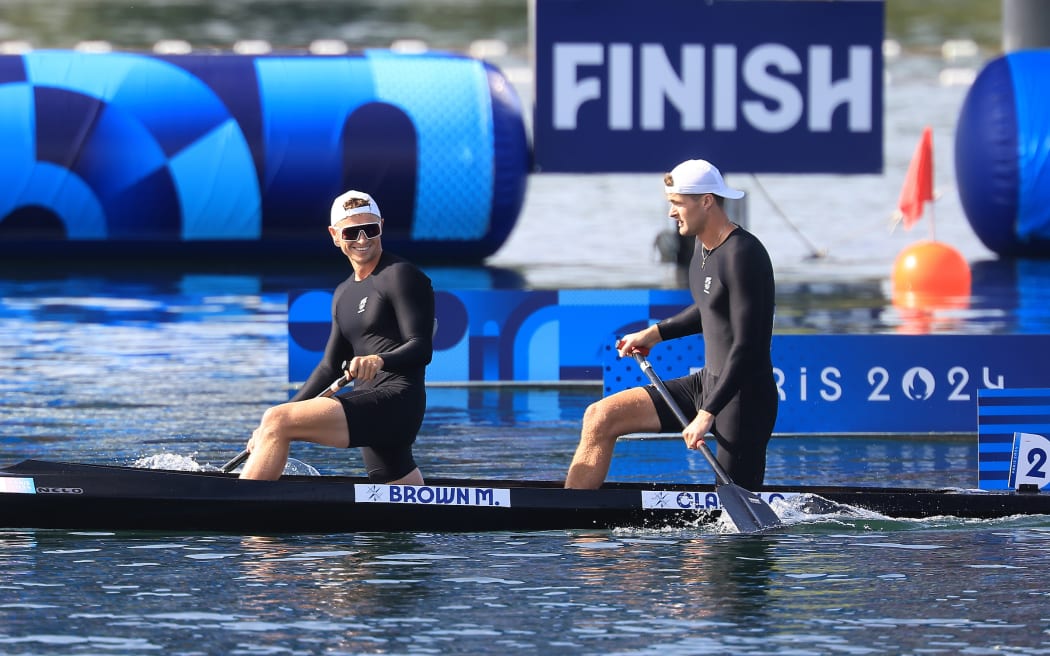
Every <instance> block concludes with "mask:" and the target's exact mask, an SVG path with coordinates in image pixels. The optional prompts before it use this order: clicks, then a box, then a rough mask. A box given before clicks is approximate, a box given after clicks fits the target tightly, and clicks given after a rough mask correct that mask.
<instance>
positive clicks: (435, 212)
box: [0, 50, 531, 262]
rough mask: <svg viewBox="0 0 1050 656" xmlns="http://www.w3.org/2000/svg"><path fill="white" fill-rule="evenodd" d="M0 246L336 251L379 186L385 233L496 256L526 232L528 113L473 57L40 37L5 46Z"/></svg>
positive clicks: (414, 246)
mask: <svg viewBox="0 0 1050 656" xmlns="http://www.w3.org/2000/svg"><path fill="white" fill-rule="evenodd" d="M0 143H2V144H3V153H4V156H3V158H0V179H2V180H3V181H4V184H3V185H2V187H0V255H12V256H32V255H33V254H34V253H47V254H48V255H49V256H51V257H58V256H60V255H62V254H63V253H64V252H68V253H73V254H76V255H79V256H84V255H92V254H94V255H106V256H110V255H118V256H119V255H121V254H131V255H138V256H141V255H142V253H143V247H146V248H147V249H148V250H147V252H148V253H149V255H150V256H151V257H154V256H158V255H165V254H176V255H178V254H182V255H198V256H199V255H204V256H214V257H220V258H227V257H230V256H231V255H234V254H241V255H259V254H266V253H269V254H279V255H294V254H298V255H313V254H317V253H324V254H328V253H330V252H331V249H332V243H331V239H330V238H329V236H328V234H327V225H328V215H329V208H330V206H331V203H332V199H333V198H335V197H336V196H337V195H339V194H340V193H342V192H343V191H345V190H346V189H350V188H353V189H361V190H365V191H368V192H369V193H370V194H371V195H372V196H373V197H375V198H376V200H377V201H378V203H379V205H380V207H382V208H383V217H384V219H385V220H386V225H385V226H384V234H383V243H384V246H386V247H388V248H390V249H391V250H393V251H394V252H397V253H399V254H401V255H405V256H407V257H410V258H414V259H419V260H441V261H453V262H455V261H470V262H476V261H480V260H481V259H483V258H484V257H486V256H488V255H490V254H492V253H494V252H495V251H496V250H497V249H498V248H499V247H500V246H501V245H502V244H503V242H504V241H505V240H506V238H507V237H508V236H509V234H510V232H511V229H512V228H513V226H514V223H515V222H516V220H517V217H518V213H519V211H520V209H521V206H522V203H523V201H524V195H525V186H526V177H527V175H528V173H529V169H530V167H531V153H530V148H529V145H528V142H527V137H526V133H525V127H524V121H523V118H522V107H521V104H520V101H519V100H518V97H517V95H516V94H515V92H514V89H513V87H512V85H511V84H510V83H509V82H508V81H507V79H506V78H505V77H504V76H503V75H502V74H501V73H500V72H499V71H498V70H497V69H495V68H494V67H493V66H491V65H489V64H487V63H485V62H482V61H479V60H475V59H471V58H469V57H463V56H459V55H454V54H449V53H437V52H428V53H423V54H400V53H395V52H392V51H384V50H365V51H361V52H355V53H349V54H346V55H340V56H314V55H300V54H272V55H260V56H255V55H232V54H219V55H197V54H191V55H167V56H166V55H153V54H145V53H126V52H113V53H84V52H73V51H33V52H28V53H25V54H21V55H5V56H0Z"/></svg>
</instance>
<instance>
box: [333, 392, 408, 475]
mask: <svg viewBox="0 0 1050 656" xmlns="http://www.w3.org/2000/svg"><path fill="white" fill-rule="evenodd" d="M335 398H336V399H338V400H339V402H340V403H341V404H342V406H343V414H345V415H346V425H347V426H348V427H349V428H350V443H349V445H348V446H351V447H360V448H361V455H362V456H363V457H364V461H365V471H367V472H368V479H369V480H370V481H373V482H376V483H389V482H390V481H396V480H397V479H399V478H402V477H404V476H405V475H406V474H408V473H410V472H411V471H412V470H413V469H415V468H416V461H415V459H413V457H412V444H413V442H415V441H416V434H417V433H419V428H420V427H421V426H422V425H423V414H424V413H425V411H426V406H427V397H426V391H425V390H420V391H419V392H415V391H405V390H397V391H393V392H390V391H387V390H384V389H375V388H367V389H355V390H353V391H350V392H347V393H346V394H340V395H339V396H336V397H335Z"/></svg>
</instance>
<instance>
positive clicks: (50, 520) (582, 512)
mask: <svg viewBox="0 0 1050 656" xmlns="http://www.w3.org/2000/svg"><path fill="white" fill-rule="evenodd" d="M761 495H762V496H763V498H765V499H767V500H768V501H770V502H771V503H774V505H775V502H776V500H777V499H787V498H789V497H792V496H797V495H809V497H812V498H813V499H816V500H819V503H818V505H819V504H825V506H824V507H825V509H826V510H827V509H830V510H834V505H835V504H848V505H849V506H851V507H853V508H861V509H867V510H870V511H873V512H877V513H880V514H882V515H886V516H889V517H904V518H924V517H933V516H942V515H946V516H956V517H965V518H994V517H1007V516H1012V515H1033V514H1046V515H1050V494H1045V493H1038V492H1037V493H1031V494H1026V493H1014V492H1003V493H999V492H997V493H992V492H964V491H958V490H927V489H896V488H894V489H889V488H871V487H800V486H785V487H778V488H777V489H769V490H763V491H761ZM809 497H807V498H809ZM719 512H720V509H719V502H718V498H717V495H716V494H715V492H714V489H713V486H710V485H679V484H660V483H647V484H642V483H637V484H636V483H610V484H607V485H606V486H605V487H603V488H602V489H600V490H565V489H563V488H562V487H561V484H560V483H559V482H553V481H546V482H544V481H503V480H482V479H478V480H475V479H469V480H465V479H455V480H453V479H435V480H430V481H428V484H427V485H426V486H396V485H394V486H392V485H376V484H372V483H369V482H368V481H367V480H366V479H361V478H352V477H342V476H322V477H285V478H282V479H281V480H279V481H241V480H239V479H237V478H236V477H235V476H233V475H229V474H222V473H218V472H181V471H163V470H150V469H135V468H130V467H116V466H105V465H85V464H76V463H53V462H46V461H33V460H28V461H25V462H22V463H19V464H17V465H12V466H10V467H6V468H2V469H0V527H3V528H61V529H108V530H160V531H208V532H211V531H220V532H236V533H347V532H361V531H536V530H565V529H611V528H627V527H637V528H658V527H668V526H696V525H700V524H703V523H706V522H710V521H712V520H713V519H714V518H716V517H717V516H718V514H719Z"/></svg>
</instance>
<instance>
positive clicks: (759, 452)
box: [645, 369, 779, 488]
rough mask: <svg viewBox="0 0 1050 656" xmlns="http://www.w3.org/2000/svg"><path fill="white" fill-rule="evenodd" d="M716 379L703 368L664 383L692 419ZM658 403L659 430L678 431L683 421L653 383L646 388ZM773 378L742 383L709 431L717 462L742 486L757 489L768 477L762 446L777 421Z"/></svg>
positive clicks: (679, 431) (655, 404) (767, 439)
mask: <svg viewBox="0 0 1050 656" xmlns="http://www.w3.org/2000/svg"><path fill="white" fill-rule="evenodd" d="M717 380H718V379H717V378H716V377H715V376H712V375H710V374H708V373H707V372H706V371H705V370H703V369H701V370H700V371H698V372H696V373H694V374H690V375H688V376H683V377H681V378H674V379H671V380H668V381H665V382H664V385H666V386H667V391H668V392H670V394H671V398H673V399H674V400H675V403H677V404H678V407H679V408H681V409H682V412H684V413H685V416H686V417H688V418H689V419H690V420H692V419H693V417H695V416H696V413H697V411H698V410H699V408H700V407H701V406H702V405H703V403H704V389H711V388H712V387H713V386H714V385H715V383H716V382H717ZM645 390H646V391H647V392H649V396H650V397H651V398H652V400H653V405H654V406H656V414H657V416H659V418H660V431H661V432H664V433H681V432H682V424H681V422H679V421H678V418H677V417H675V415H674V413H673V412H672V411H671V409H670V408H669V407H668V406H667V403H665V402H664V399H663V397H662V396H660V392H658V391H657V390H656V388H655V387H654V386H652V385H648V386H646V387H645ZM778 402H779V397H778V394H777V386H776V382H775V381H774V380H773V376H772V373H770V376H769V378H768V379H766V377H765V376H763V377H762V379H761V380H756V381H753V382H751V383H750V384H748V385H745V386H744V387H743V389H741V390H740V392H739V393H738V394H737V395H736V396H734V397H733V398H732V399H730V400H729V403H727V404H726V406H725V407H724V408H722V410H721V412H719V413H718V414H717V415H716V416H715V423H714V426H712V428H711V432H712V433H714V435H715V438H716V439H717V440H718V449H717V451H716V452H717V457H718V464H720V465H722V469H724V470H725V471H726V474H728V475H729V478H731V479H733V482H734V483H736V484H737V485H740V486H742V487H745V488H758V487H761V486H762V481H763V480H764V479H765V476H766V447H767V446H768V444H769V438H770V437H771V436H772V435H773V425H774V424H775V423H776V421H777V404H778Z"/></svg>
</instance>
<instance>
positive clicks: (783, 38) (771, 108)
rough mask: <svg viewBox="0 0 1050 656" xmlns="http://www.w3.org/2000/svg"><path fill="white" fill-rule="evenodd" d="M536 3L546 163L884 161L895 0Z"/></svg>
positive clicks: (612, 166) (571, 167)
mask: <svg viewBox="0 0 1050 656" xmlns="http://www.w3.org/2000/svg"><path fill="white" fill-rule="evenodd" d="M534 6H535V9H534V15H533V21H534V35H535V37H534V45H535V52H536V56H535V75H536V102H535V114H534V120H533V134H534V144H535V162H536V168H537V169H538V170H540V171H547V172H654V171H655V172H662V171H667V170H670V168H671V167H672V166H673V165H674V164H676V163H677V162H679V161H682V160H685V159H690V158H694V157H703V158H704V159H708V160H711V161H712V162H714V163H716V164H717V165H718V167H719V168H721V169H722V170H723V171H724V172H725V171H728V172H754V173H878V172H881V171H882V166H883V153H882V103H883V96H882V85H883V61H882V42H883V35H884V27H883V14H884V2H882V0H855V1H851V2H828V1H826V0H819V1H817V0H803V1H797V2H783V1H779V0H772V1H759V0H755V1H751V2H717V1H716V2H697V1H696V0H650V1H649V2H644V3H643V2H636V1H635V0H535V5H534ZM787 26H790V29H787Z"/></svg>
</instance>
